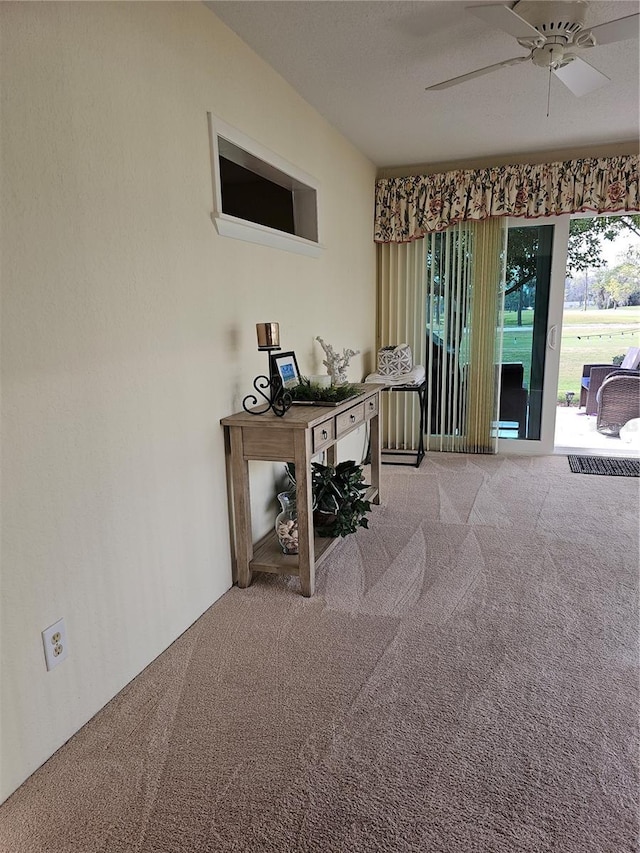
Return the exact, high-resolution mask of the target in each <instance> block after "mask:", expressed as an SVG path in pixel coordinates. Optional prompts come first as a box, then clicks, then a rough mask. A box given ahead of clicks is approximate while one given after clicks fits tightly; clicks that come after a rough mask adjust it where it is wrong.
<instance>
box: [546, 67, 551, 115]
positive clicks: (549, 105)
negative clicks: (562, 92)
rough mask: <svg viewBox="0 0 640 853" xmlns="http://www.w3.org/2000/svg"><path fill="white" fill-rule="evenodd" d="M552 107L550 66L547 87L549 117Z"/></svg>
mask: <svg viewBox="0 0 640 853" xmlns="http://www.w3.org/2000/svg"><path fill="white" fill-rule="evenodd" d="M550 107H551V66H549V88H548V89H547V118H549V110H550Z"/></svg>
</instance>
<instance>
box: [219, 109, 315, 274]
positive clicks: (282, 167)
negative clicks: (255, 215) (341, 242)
mask: <svg viewBox="0 0 640 853" xmlns="http://www.w3.org/2000/svg"><path fill="white" fill-rule="evenodd" d="M207 117H208V121H209V144H210V149H211V175H212V184H213V186H212V189H213V205H214V207H213V212H212V214H211V219H212V221H213V224H214V225H215V228H216V231H217V232H218V234H220V236H222V237H231V238H233V239H236V240H244V241H246V242H249V243H258V244H260V245H262V246H270V247H271V248H274V249H283V250H284V251H287V252H294V253H295V254H299V255H306V256H308V257H312V258H318V257H320V255H321V254H322V252H323V250H324V246H323V245H322V244H321V242H320V215H319V196H320V186H319V183H318V181H316V179H315V178H313V177H312V176H311V175H308V174H307V173H306V172H304V171H302V169H299V168H298V167H297V166H294V165H293V164H292V163H288V162H287V161H286V160H284V159H283V158H282V157H279V156H278V155H277V154H275V153H274V152H273V151H269V149H267V148H265V147H264V146H263V145H261V144H260V143H259V142H256V141H255V140H254V139H251V138H250V137H249V136H247V135H246V134H244V133H242V131H240V130H238V129H237V128H235V127H232V126H231V125H229V124H227V123H226V122H224V121H222V119H219V118H217V117H216V116H214V115H213V114H212V113H207ZM238 149H240V150H238ZM221 151H222V156H227V154H229V153H230V152H233V159H234V162H238V165H241V166H244V167H245V168H249V169H251V171H254V172H256V173H257V174H259V175H261V176H262V177H264V178H266V179H267V180H270V181H273V183H277V184H279V185H280V186H284V187H286V189H289V190H291V191H292V194H293V205H294V220H295V221H296V222H297V223H298V224H299V225H301V226H302V227H303V230H304V231H306V232H307V233H314V232H315V233H316V234H317V239H316V240H310V239H307V238H305V237H299V236H297V235H295V234H288V233H287V232H285V231H279V230H278V229H276V228H270V227H268V226H266V225H260V224H258V223H256V222H250V221H248V220H246V219H241V218H239V217H237V216H231V215H230V214H228V213H224V212H223V210H222V183H221V180H220V154H221Z"/></svg>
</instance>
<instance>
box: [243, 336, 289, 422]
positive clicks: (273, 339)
mask: <svg viewBox="0 0 640 853" xmlns="http://www.w3.org/2000/svg"><path fill="white" fill-rule="evenodd" d="M256 334H257V337H258V350H259V351H260V352H266V353H268V358H269V375H268V376H265V375H264V374H261V375H260V376H256V378H255V379H254V380H253V387H254V389H255V390H256V392H257V393H258V394H259V395H260V396H261V397H262V399H263V400H264V402H265V404H266V405H264V406H262V408H258V402H259V401H258V397H257V396H256V395H255V394H247V396H246V397H245V398H244V400H243V401H242V408H243V409H244V410H245V412H248V413H249V414H250V415H265V414H266V413H267V412H273V413H274V415H277V416H278V417H279V418H281V417H282V416H283V415H284V413H285V412H286V411H288V409H290V408H291V403H292V399H291V394H289V392H288V391H285V389H284V386H283V384H282V379H281V378H280V377H279V376H275V375H274V374H273V372H272V370H271V358H270V355H271V353H272V352H274V351H275V350H279V349H280V326H279V324H278V323H256Z"/></svg>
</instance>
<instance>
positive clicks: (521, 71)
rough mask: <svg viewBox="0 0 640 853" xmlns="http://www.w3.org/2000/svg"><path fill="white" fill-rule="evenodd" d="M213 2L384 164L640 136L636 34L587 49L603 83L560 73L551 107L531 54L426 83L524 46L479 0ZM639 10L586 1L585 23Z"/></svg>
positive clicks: (619, 0) (621, 0) (543, 74)
mask: <svg viewBox="0 0 640 853" xmlns="http://www.w3.org/2000/svg"><path fill="white" fill-rule="evenodd" d="M492 1H493V2H495V0H492ZM479 2H480V0H472V3H473V4H475V5H478V4H479ZM206 5H207V6H208V7H209V8H210V9H212V10H213V12H214V13H215V14H216V15H217V16H218V17H219V18H221V19H222V21H224V22H225V23H226V24H227V25H228V26H229V27H230V28H231V29H232V30H234V31H235V32H236V33H237V34H238V35H239V36H240V38H242V39H243V41H245V42H246V43H247V44H248V45H250V47H252V48H253V49H254V50H255V51H256V53H258V54H259V55H260V56H262V57H263V58H264V59H265V60H266V61H267V62H268V63H269V64H270V65H271V66H272V67H273V68H275V69H276V71H278V72H279V73H280V74H281V75H282V76H283V77H284V78H285V79H286V80H288V81H289V82H290V83H291V85H292V86H294V88H295V89H297V91H298V92H299V93H300V94H301V95H302V96H303V97H304V98H305V100H307V101H308V102H309V103H310V104H311V105H312V106H314V107H315V108H316V109H317V110H318V112H320V113H321V114H322V115H324V116H325V117H326V118H327V119H328V120H329V122H331V124H332V125H334V126H335V127H337V128H338V129H339V130H340V131H342V133H343V134H344V135H345V136H346V137H347V138H348V139H350V140H351V141H352V142H353V143H354V144H355V145H356V146H357V148H359V149H360V150H361V151H362V152H363V153H364V154H366V155H367V156H368V157H369V158H370V159H371V160H372V161H373V162H374V163H375V164H376V165H378V166H380V167H382V166H397V165H405V164H413V163H437V162H449V161H455V160H474V159H476V160H477V159H479V158H483V157H489V156H501V155H509V154H512V155H513V154H519V153H528V152H532V151H545V150H552V149H562V148H571V147H585V146H590V145H606V144H609V143H614V142H622V141H628V140H633V139H637V138H638V135H639V103H640V93H639V78H640V73H639V58H638V39H637V38H635V39H633V38H632V39H627V40H625V41H623V42H619V43H617V44H611V45H602V46H599V47H595V48H593V49H590V50H588V51H584V52H582V53H581V56H582V57H583V58H584V59H586V60H587V61H588V62H589V63H590V64H591V65H594V66H595V67H596V68H598V69H599V70H600V71H602V72H603V73H605V74H606V75H607V76H608V77H610V78H611V83H609V84H608V85H607V86H606V87H604V88H603V89H600V90H599V91H597V92H594V93H592V94H589V95H584V96H583V97H581V98H576V97H575V96H574V95H572V94H571V93H570V92H569V91H568V90H567V89H566V88H565V86H564V85H563V84H562V83H561V82H560V81H559V80H558V79H557V78H556V77H552V79H551V109H550V115H549V117H547V91H548V83H549V74H548V72H547V71H546V69H542V68H537V67H536V66H534V65H533V64H532V63H531V62H523V63H521V64H519V65H517V66H513V67H509V68H503V69H501V70H499V71H496V72H493V73H491V74H488V75H486V76H483V77H479V78H475V79H473V80H470V81H467V82H466V83H463V84H461V85H459V86H456V87H454V88H450V89H446V90H443V91H439V92H425V91H424V90H425V87H426V86H430V85H433V84H434V83H438V82H440V81H442V80H446V79H448V78H450V77H455V76H457V75H460V74H465V73H467V72H469V71H473V70H475V69H476V68H481V67H484V66H486V65H491V64H492V63H495V62H500V61H501V60H504V59H509V58H511V57H514V56H524V55H526V53H527V51H526V50H525V49H524V48H521V47H520V46H519V45H518V44H517V42H516V41H515V39H514V38H513V37H512V36H510V35H508V34H507V33H503V32H501V31H499V30H493V29H491V27H489V26H488V25H487V24H485V23H484V22H483V21H481V20H480V19H478V18H476V17H475V16H474V15H472V14H471V13H469V12H467V11H466V9H465V7H466V6H467V5H471V3H466V2H464V0H462V2H458V0H448V2H432V1H431V0H422V2H405V0H397V2H386V0H374V2H370V0H334V2H328V0H285V2H271V0H257V2H254V0H211V2H208V3H207V4H206ZM510 5H512V4H510ZM639 8H640V3H638V2H635V0H634V2H627V0H614V2H603V0H597V2H591V3H589V4H588V5H587V11H586V22H585V25H586V26H595V25H596V24H599V23H603V22H604V21H609V20H613V19H615V18H622V17H625V16H627V15H631V14H633V13H634V12H637V11H639ZM636 35H637V27H636Z"/></svg>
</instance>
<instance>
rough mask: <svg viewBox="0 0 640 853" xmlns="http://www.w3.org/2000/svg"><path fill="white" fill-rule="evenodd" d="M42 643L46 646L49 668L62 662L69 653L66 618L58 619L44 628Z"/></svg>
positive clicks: (46, 659)
mask: <svg viewBox="0 0 640 853" xmlns="http://www.w3.org/2000/svg"><path fill="white" fill-rule="evenodd" d="M42 645H43V646H44V659H45V661H46V664H47V669H53V668H54V666H58V664H59V663H62V661H63V660H64V659H65V658H66V657H67V655H68V654H69V642H68V640H67V629H66V627H65V624H64V619H58V621H57V622H55V623H54V624H53V625H49V627H48V628H45V629H44V631H43V632H42Z"/></svg>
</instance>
